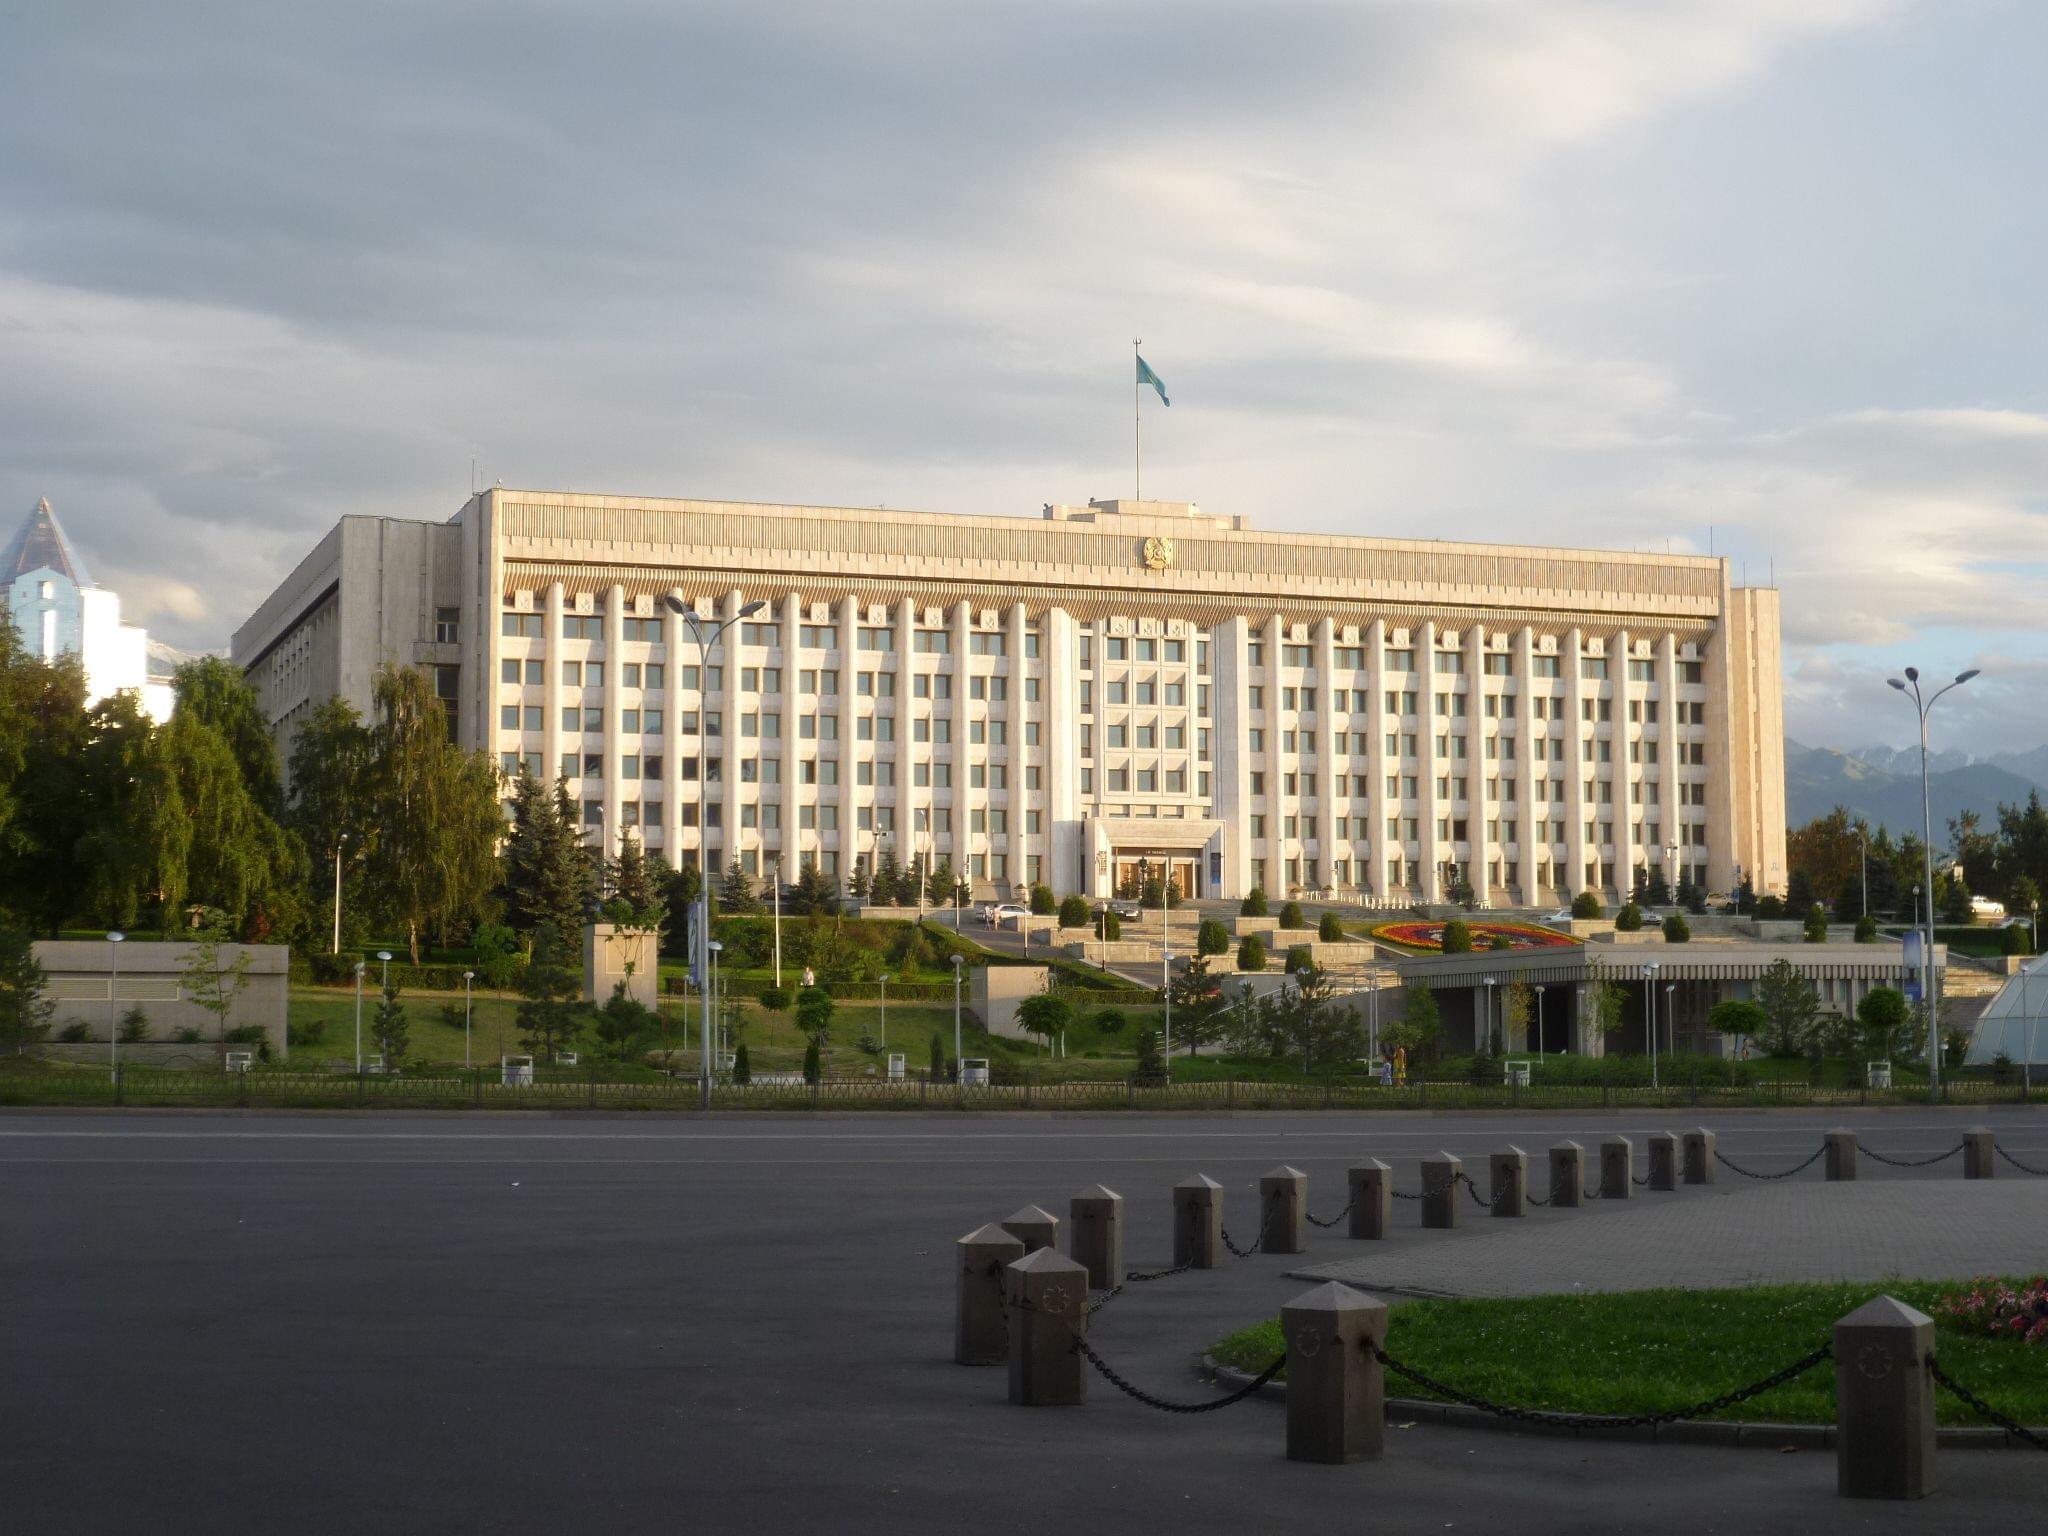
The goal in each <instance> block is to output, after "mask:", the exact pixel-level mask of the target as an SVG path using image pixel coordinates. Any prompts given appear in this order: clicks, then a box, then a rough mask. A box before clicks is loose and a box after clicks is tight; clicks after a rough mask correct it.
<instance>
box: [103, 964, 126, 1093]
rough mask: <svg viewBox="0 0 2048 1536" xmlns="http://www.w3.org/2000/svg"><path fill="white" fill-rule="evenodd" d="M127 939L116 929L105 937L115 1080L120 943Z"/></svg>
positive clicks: (118, 1072) (118, 1057) (118, 1049)
mask: <svg viewBox="0 0 2048 1536" xmlns="http://www.w3.org/2000/svg"><path fill="white" fill-rule="evenodd" d="M127 937H128V935H127V934H125V933H123V932H121V931H120V930H119V929H118V928H117V929H115V930H114V931H113V932H112V933H110V934H108V935H107V1050H108V1053H109V1056H110V1065H111V1066H112V1069H113V1074H114V1076H115V1077H116V1078H119V1077H120V1075H121V1014H120V1007H121V1004H120V1000H119V999H120V993H121V941H122V940H123V939H125V938H127Z"/></svg>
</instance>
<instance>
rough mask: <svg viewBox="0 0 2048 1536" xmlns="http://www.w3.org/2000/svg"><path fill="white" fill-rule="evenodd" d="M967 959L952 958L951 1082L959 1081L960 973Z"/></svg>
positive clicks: (961, 956)
mask: <svg viewBox="0 0 2048 1536" xmlns="http://www.w3.org/2000/svg"><path fill="white" fill-rule="evenodd" d="M966 963H967V957H966V956H965V955H962V954H955V955H954V956H953V1080H954V1081H955V1082H958V1081H959V1080H960V971H961V967H962V966H964V965H966Z"/></svg>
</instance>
